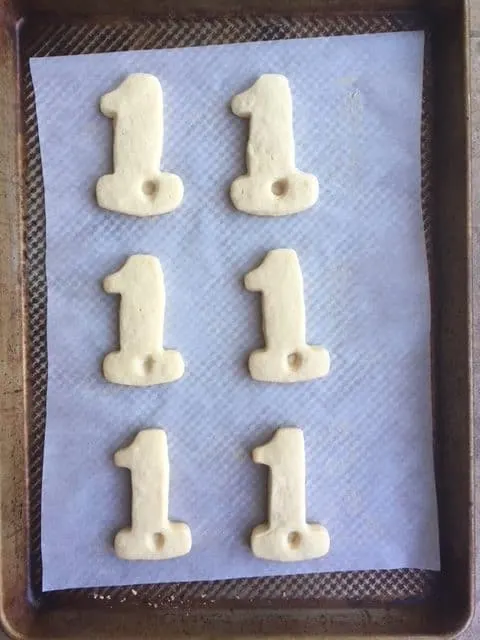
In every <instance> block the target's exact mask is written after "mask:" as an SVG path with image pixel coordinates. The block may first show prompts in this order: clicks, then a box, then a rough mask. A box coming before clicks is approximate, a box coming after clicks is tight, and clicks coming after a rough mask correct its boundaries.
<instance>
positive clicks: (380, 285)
mask: <svg viewBox="0 0 480 640" xmlns="http://www.w3.org/2000/svg"><path fill="white" fill-rule="evenodd" d="M422 64H423V34H422V33H420V32H418V33H417V32H416V33H398V34H387V35H375V36H372V35H368V36H353V37H336V38H321V39H307V40H293V41H283V42H272V43H256V44H240V45H226V46H211V47H199V48H192V49H183V50H182V49H175V50H165V51H146V52H132V53H109V54H102V55H86V56H72V57H64V58H42V59H33V60H32V61H31V69H32V73H33V81H34V86H35V95H36V107H37V116H38V124H39V133H40V143H41V156H42V165H43V176H44V183H45V198H46V216H47V278H48V360H49V380H48V400H47V431H46V445H45V458H44V474H43V501H42V555H43V572H44V573H43V587H44V589H45V590H50V589H61V588H70V587H82V586H93V585H107V584H108V585H116V584H118V585H120V584H126V583H143V582H147V583H148V582H167V581H184V580H204V579H219V578H234V577H241V576H243V577H245V576H262V575H272V574H292V573H310V572H321V571H335V570H361V569H389V568H399V567H414V568H422V569H438V568H439V552H438V540H437V537H438V536H437V515H436V499H435V486H434V475H433V464H432V435H431V429H432V425H431V406H430V404H431V402H430V353H429V330H430V317H429V290H428V278H427V266H426V256H425V244H424V235H423V228H422V218H421V204H420V122H421V92H422V86H421V85H422V80H421V79H422ZM132 72H146V73H152V74H155V75H157V76H158V78H159V79H160V81H161V83H162V86H163V90H164V100H165V143H164V154H163V161H162V166H163V168H164V169H165V170H168V171H171V172H174V173H177V174H179V175H180V176H181V177H182V179H183V181H184V184H185V199H184V202H183V204H182V205H181V207H180V208H179V209H178V210H177V211H175V212H174V213H172V214H169V215H165V216H161V217H156V218H151V219H136V218H131V217H126V216H123V215H119V214H115V213H111V212H107V211H103V210H101V209H100V208H99V207H98V206H97V205H96V202H95V199H94V187H95V183H96V180H97V178H98V177H99V176H101V175H103V174H105V173H109V172H110V171H111V159H112V122H111V121H110V120H109V119H107V118H105V117H104V116H102V115H101V113H100V111H99V99H100V97H101V96H102V95H103V94H104V93H106V92H108V91H110V90H112V89H113V88H114V87H116V86H118V84H119V83H120V82H121V81H122V79H123V78H125V76H126V75H127V74H128V73H132ZM267 72H275V73H283V74H285V75H286V76H287V77H288V78H289V81H290V85H291V89H292V95H293V103H294V127H295V141H296V164H297V166H298V168H299V169H301V170H303V171H308V172H311V173H313V174H315V175H316V176H317V177H318V179H319V183H320V198H319V200H318V203H317V204H316V205H315V206H314V207H313V208H312V209H311V210H310V211H308V212H305V213H301V214H299V215H296V216H291V217H286V218H283V219H274V220H271V219H265V218H263V219H261V218H256V217H253V216H249V215H246V214H241V213H238V212H236V211H235V210H234V209H233V208H232V206H231V204H230V202H229V198H228V187H229V185H230V183H231V181H232V180H233V179H234V178H235V177H236V176H238V175H240V174H242V173H243V172H244V153H245V142H246V133H247V128H248V124H247V122H246V121H242V120H240V119H239V118H237V117H235V116H234V115H233V114H232V113H231V112H230V109H229V102H230V99H231V97H232V96H233V95H234V94H236V93H238V92H240V91H242V90H244V89H246V88H247V87H248V86H250V85H251V84H252V82H253V81H254V80H255V79H256V78H257V77H258V76H259V75H260V74H262V73H267ZM278 247H291V248H293V249H295V250H296V251H297V254H298V256H299V260H300V263H301V267H302V271H303V276H304V281H305V299H306V307H307V309H306V311H307V338H308V340H309V342H310V344H318V345H323V346H325V347H327V348H328V349H329V350H330V353H331V357H332V368H331V374H330V376H329V377H328V378H327V379H325V380H320V381H314V382H310V383H302V384H295V385H286V386H282V385H274V384H270V385H269V384H261V383H257V382H254V381H252V380H251V378H250V377H249V375H248V371H247V368H246V361H247V357H248V354H249V353H250V352H251V351H252V350H253V349H255V348H258V347H260V346H261V345H262V335H261V318H260V305H259V296H258V295H256V294H252V293H249V292H248V291H246V290H245V289H244V288H243V284H242V279H243V276H244V274H245V273H246V272H248V271H249V270H251V269H252V268H253V267H254V266H256V265H257V264H258V263H259V261H260V260H261V259H262V258H263V256H264V255H265V253H266V252H267V251H268V250H270V249H273V248H278ZM133 253H151V254H153V255H156V256H158V257H159V259H160V261H161V263H162V265H163V269H164V273H165V282H166V291H167V304H166V322H165V346H166V347H172V348H177V349H179V350H180V351H181V353H182V354H183V356H184V359H185V362H186V367H187V369H186V375H185V377H184V378H183V379H182V380H181V381H179V382H175V383H173V384H168V385H165V386H159V387H153V388H148V389H138V388H128V387H121V386H116V385H113V384H109V383H107V382H106V381H105V380H104V379H103V378H102V375H101V362H102V359H103V357H104V355H105V354H106V353H108V352H109V351H112V350H115V349H116V348H117V347H118V342H117V340H118V335H117V310H118V298H117V297H115V296H109V295H106V294H105V293H104V292H103V290H102V287H101V282H102V279H103V278H104V276H106V275H107V274H109V273H112V272H113V271H115V270H116V269H118V268H119V267H120V265H122V264H123V262H124V260H125V259H126V258H127V257H128V256H129V255H130V254H133ZM281 425H298V426H300V427H301V428H303V430H304V433H305V441H306V463H307V512H308V519H309V520H310V521H312V522H320V523H322V524H324V525H325V526H326V527H328V530H329V532H330V535H331V540H332V544H331V551H330V553H329V555H328V556H327V557H325V558H323V559H319V560H315V561H309V562H304V563H294V564H281V563H273V562H265V561H262V560H258V559H255V558H254V557H253V556H252V555H251V553H250V552H249V547H248V538H249V534H250V531H251V529H252V527H253V526H255V525H256V524H259V523H261V522H264V521H265V518H266V481H267V470H266V468H265V467H261V466H257V465H255V464H253V462H252V461H251V458H250V451H251V449H252V448H253V447H254V446H256V445H258V444H260V443H263V442H265V441H266V440H267V439H269V438H270V437H271V435H272V434H273V432H274V430H275V429H276V428H277V427H278V426H281ZM145 427H164V428H165V429H166V430H167V433H168V440H169V452H170V462H171V484H170V516H171V518H172V519H177V520H182V521H185V522H187V523H188V524H189V525H190V527H191V530H192V535H193V548H192V551H191V553H190V554H189V555H188V556H185V557H183V558H179V559H175V560H170V561H167V562H126V561H121V560H118V559H116V557H115V555H114V553H113V549H112V540H113V536H114V534H115V532H116V531H117V530H118V529H119V528H121V527H124V526H127V525H128V524H129V522H130V490H129V481H130V478H129V473H128V471H127V470H120V469H117V468H116V467H115V466H114V465H113V462H112V456H113V453H114V452H115V450H116V449H118V448H119V447H121V446H124V445H126V444H127V443H128V442H130V440H131V439H132V438H133V436H134V434H135V433H136V432H137V430H139V429H141V428H145Z"/></svg>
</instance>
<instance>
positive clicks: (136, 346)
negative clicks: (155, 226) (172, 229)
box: [103, 255, 185, 387]
mask: <svg viewBox="0 0 480 640" xmlns="http://www.w3.org/2000/svg"><path fill="white" fill-rule="evenodd" d="M103 288H104V289H105V291H106V292H107V293H119V294H120V295H121V297H122V298H121V302H120V322H119V330H120V351H115V352H113V353H109V354H108V355H107V356H106V357H105V360H104V361H103V374H104V376H105V378H106V379H107V380H108V381H109V382H116V383H117V384H126V385H133V386H137V387H146V386H148V385H153V384H161V383H163V382H173V381H174V380H178V379H179V378H181V377H182V376H183V373H184V370H185V365H184V362H183V358H182V356H181V354H180V353H179V352H178V351H174V350H171V349H168V350H167V349H164V348H163V324H164V317H165V285H164V282H163V271H162V266H161V264H160V262H159V261H158V259H157V258H155V257H154V256H144V255H134V256H130V258H128V260H127V261H126V263H125V264H124V265H123V267H122V268H121V269H120V270H119V271H117V272H116V273H113V274H112V275H110V276H107V277H106V278H105V280H104V281H103Z"/></svg>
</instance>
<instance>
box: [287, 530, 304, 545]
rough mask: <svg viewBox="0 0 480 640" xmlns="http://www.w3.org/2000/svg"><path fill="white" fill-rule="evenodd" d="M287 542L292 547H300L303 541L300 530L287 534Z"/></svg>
mask: <svg viewBox="0 0 480 640" xmlns="http://www.w3.org/2000/svg"><path fill="white" fill-rule="evenodd" d="M287 542H288V546H289V547H290V549H298V548H299V546H300V544H301V543H302V534H301V533H299V532H298V531H290V533H289V534H288V536H287Z"/></svg>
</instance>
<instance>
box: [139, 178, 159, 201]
mask: <svg viewBox="0 0 480 640" xmlns="http://www.w3.org/2000/svg"><path fill="white" fill-rule="evenodd" d="M142 191H143V193H144V194H145V195H146V196H149V197H150V198H153V196H154V195H156V193H157V191H158V182H157V181H156V180H145V182H144V183H143V185H142Z"/></svg>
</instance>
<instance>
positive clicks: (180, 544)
mask: <svg viewBox="0 0 480 640" xmlns="http://www.w3.org/2000/svg"><path fill="white" fill-rule="evenodd" d="M114 460H115V464H116V465H117V467H126V468H127V469H130V471H131V475H132V527H131V529H122V530H121V531H119V532H118V533H117V535H116V536H115V543H114V546H115V553H116V554H117V556H118V557H119V558H122V559H123V560H167V559H168V558H176V557H178V556H183V555H185V554H187V553H188V552H189V551H190V549H191V548H192V535H191V533H190V528H189V526H188V525H187V524H185V523H183V522H170V520H169V519H168V491H169V478H170V467H169V463H168V446H167V434H166V433H165V431H163V429H144V430H143V431H139V433H138V434H137V436H136V437H135V440H134V441H133V442H132V444H131V445H130V446H129V447H126V448H125V449H120V450H119V451H117V453H116V454H115V458H114Z"/></svg>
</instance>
